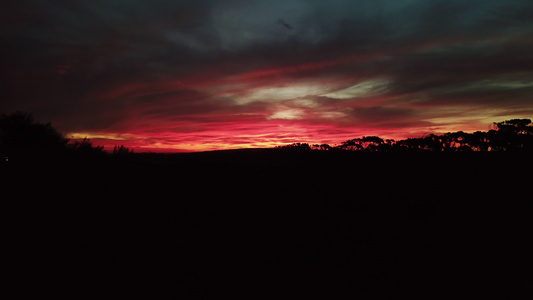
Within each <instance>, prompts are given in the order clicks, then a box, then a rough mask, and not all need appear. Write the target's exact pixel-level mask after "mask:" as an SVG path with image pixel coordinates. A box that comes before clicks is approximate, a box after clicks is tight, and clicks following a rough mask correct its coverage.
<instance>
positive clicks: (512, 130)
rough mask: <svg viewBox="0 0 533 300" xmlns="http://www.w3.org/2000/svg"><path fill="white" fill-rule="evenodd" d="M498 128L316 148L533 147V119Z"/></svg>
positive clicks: (447, 149) (295, 146)
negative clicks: (485, 130) (532, 120)
mask: <svg viewBox="0 0 533 300" xmlns="http://www.w3.org/2000/svg"><path fill="white" fill-rule="evenodd" d="M494 124H495V125H496V128H497V129H496V130H494V129H492V130H489V131H488V132H482V131H476V132H474V133H467V132H464V131H457V132H447V133H444V134H441V135H437V134H429V135H426V136H424V137H421V138H407V139H405V140H399V141H395V140H392V139H387V140H383V139H382V138H380V137H378V136H363V137H361V138H354V139H350V140H346V141H343V142H342V143H341V144H340V145H338V146H336V147H331V146H329V145H327V144H323V145H318V144H315V145H313V148H312V149H314V150H333V149H335V150H345V151H366V152H405V151H431V152H486V151H493V152H502V151H533V126H531V124H532V122H531V120H530V119H511V120H506V121H503V122H498V123H494ZM281 148H287V149H299V150H309V149H311V148H310V147H309V145H308V144H305V143H294V144H291V145H288V146H283V147H281Z"/></svg>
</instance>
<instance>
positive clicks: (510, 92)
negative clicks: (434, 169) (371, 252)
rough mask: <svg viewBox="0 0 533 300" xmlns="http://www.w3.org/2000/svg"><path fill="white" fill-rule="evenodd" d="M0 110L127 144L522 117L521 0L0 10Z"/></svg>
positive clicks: (532, 97)
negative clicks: (30, 115)
mask: <svg viewBox="0 0 533 300" xmlns="http://www.w3.org/2000/svg"><path fill="white" fill-rule="evenodd" d="M0 44H1V45H2V46H1V47H0V65H1V68H2V71H1V72H0V80H1V81H0V88H1V96H0V113H13V112H15V111H24V112H30V113H32V114H33V115H34V118H35V119H36V120H38V121H41V122H49V121H50V122H52V125H53V126H54V127H56V128H57V129H58V130H59V131H60V132H62V133H64V134H65V135H66V137H68V138H84V137H87V138H90V139H91V140H92V141H93V142H94V143H96V144H99V145H105V146H107V147H113V145H126V146H128V147H130V148H132V149H134V150H135V151H137V152H143V151H203V150H215V149H230V148H243V147H271V146H276V145H280V144H287V143H292V142H308V143H329V144H331V145H335V144H338V143H340V142H341V141H344V140H347V139H351V138H356V137H361V136H363V135H379V136H381V137H382V138H394V139H402V138H407V137H420V136H422V135H424V134H428V133H442V132H448V131H457V130H463V131H476V130H483V131H484V130H488V129H489V128H490V126H491V123H492V122H499V121H503V120H506V119H510V118H533V1H531V0H521V1H519V0H505V1H494V0H468V1H464V0H446V1H444V0H442V1H440V0H426V1H422V0H373V1H361V0H268V1H267V0H262V1H260V0H245V1H244V0H241V1H238V0H195V1H184V0H174V1H170V0H150V1H149V0H91V1H81V0H69V1H59V0H46V1H42V0H19V1H9V2H6V1H4V2H3V3H2V4H0Z"/></svg>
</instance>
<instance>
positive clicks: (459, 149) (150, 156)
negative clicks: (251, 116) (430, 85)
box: [0, 114, 533, 299]
mask: <svg viewBox="0 0 533 300" xmlns="http://www.w3.org/2000/svg"><path fill="white" fill-rule="evenodd" d="M0 119H1V123H0V124H2V126H1V127H0V130H1V132H2V140H1V143H2V144H1V145H2V147H3V148H2V150H1V152H2V153H4V151H7V150H10V151H13V152H10V153H13V156H16V158H19V156H17V155H16V151H19V150H21V149H23V150H24V149H33V150H32V151H36V152H39V151H41V150H39V149H49V151H51V152H54V153H62V154H61V155H65V156H66V157H72V158H74V159H65V160H57V161H53V163H52V164H45V165H43V164H38V163H35V164H26V165H23V166H21V167H19V166H20V165H17V164H15V163H13V164H8V165H9V166H7V167H6V166H5V165H1V166H0V175H1V176H0V178H2V182H1V187H2V190H1V192H2V198H1V199H2V201H1V203H2V211H3V212H4V213H5V215H6V217H5V218H4V223H5V224H6V226H5V233H4V235H3V243H4V245H5V247H3V250H4V251H3V255H4V257H5V258H6V261H7V264H5V266H3V271H4V272H5V273H6V274H8V275H9V276H6V278H7V280H8V281H7V283H8V284H6V286H7V287H6V288H5V289H4V290H3V291H2V292H1V293H3V294H2V298H5V299H16V298H30V299H31V298H33V297H24V294H23V293H24V291H26V290H28V289H27V287H28V286H31V287H32V290H37V291H38V292H39V293H40V294H43V295H44V294H50V295H54V296H56V298H65V299H68V298H72V296H73V295H74V298H76V299H84V298H86V299H96V298H99V297H100V298H101V296H102V295H106V297H109V298H116V299H123V298H126V299H130V298H131V299H133V298H146V299H212V298H215V299H216V298H219V297H220V295H231V296H230V297H233V298H239V299H240V298H242V299H265V298H266V299H275V298H279V295H283V296H285V295H287V297H291V298H311V299H314V298H323V299H345V298H349V299H353V298H356V299H454V298H457V295H461V296H463V295H464V297H467V298H471V299H492V298H499V299H529V298H530V295H531V294H532V292H533V286H532V285H531V282H532V279H533V273H531V270H533V259H532V258H531V253H533V247H532V246H531V243H530V242H529V239H528V237H529V236H530V231H531V230H530V229H531V228H533V219H532V218H531V215H533V205H532V204H531V200H530V199H529V197H528V195H529V194H530V189H531V188H530V186H531V183H530V178H529V176H527V175H525V176H524V175H523V174H524V171H528V170H531V169H533V160H531V159H530V153H529V152H527V151H529V149H531V148H530V147H531V143H530V141H531V125H530V122H529V121H528V120H518V121H517V120H509V121H505V122H501V123H496V124H495V129H494V130H491V131H488V132H476V133H464V132H456V133H447V134H442V135H428V136H426V137H423V138H419V139H406V140H404V141H392V140H384V139H381V138H379V137H373V136H367V137H362V138H356V139H351V140H348V141H346V142H344V143H342V144H341V145H339V146H336V147H331V146H329V145H326V144H322V145H321V144H314V145H309V144H305V143H297V144H294V145H292V146H291V147H284V148H281V149H239V150H228V151H213V152H199V153H177V154H157V153H131V151H129V150H128V149H127V148H126V147H122V146H117V147H115V148H114V149H113V151H112V152H110V153H108V152H105V151H103V149H102V148H101V147H98V146H94V145H92V143H91V142H90V141H89V140H87V139H85V140H80V141H73V142H72V141H71V142H67V141H66V139H64V138H63V137H62V136H61V135H60V134H58V133H57V132H56V131H55V130H53V128H52V127H51V126H50V125H46V124H45V125H43V124H38V123H35V122H34V121H33V120H32V119H31V117H29V116H28V115H24V114H17V115H16V116H15V117H13V116H2V117H1V118H0ZM6 120H8V121H6ZM14 120H15V121H14ZM7 124H18V125H16V126H14V125H7ZM20 128H26V129H25V130H22V129H20ZM34 131H36V132H37V133H32V132H34ZM23 132H24V135H23V136H26V137H27V138H28V139H29V141H26V140H25V139H22V138H20V137H16V136H17V135H18V134H19V133H20V134H22V133H23ZM39 135H42V136H41V137H38V136H39ZM8 137H9V138H8ZM30 137H31V138H30ZM44 140H47V142H43V141H44ZM36 141H39V142H36ZM43 145H55V146H43ZM54 149H55V150H54ZM352 150H353V151H352ZM26 151H29V150H24V151H23V152H24V153H26ZM6 153H7V152H6ZM366 153H371V154H369V155H367V154H366ZM373 153H385V154H383V155H382V154H377V155H375V154H373ZM94 158H96V159H94ZM101 158H102V159H101ZM120 158H127V159H120ZM79 162H84V163H79ZM86 162H88V163H86ZM9 280H12V281H13V280H14V281H20V282H22V284H21V287H20V288H19V287H17V286H16V285H12V284H10V282H9ZM4 293H5V294H6V295H4ZM21 294H22V295H21Z"/></svg>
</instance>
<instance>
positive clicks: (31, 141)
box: [0, 112, 132, 161]
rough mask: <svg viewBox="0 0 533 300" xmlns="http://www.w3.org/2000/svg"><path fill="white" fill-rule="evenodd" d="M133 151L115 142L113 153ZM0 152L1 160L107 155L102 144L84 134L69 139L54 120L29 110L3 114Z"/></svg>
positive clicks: (121, 155)
mask: <svg viewBox="0 0 533 300" xmlns="http://www.w3.org/2000/svg"><path fill="white" fill-rule="evenodd" d="M131 153H132V151H131V150H130V149H128V148H126V147H124V146H115V148H114V149H113V152H112V156H113V157H124V156H127V155H129V154H131ZM0 155H1V156H2V157H3V159H2V161H5V160H6V159H7V160H9V158H11V161H13V160H21V159H22V160H26V161H28V160H30V161H35V160H42V159H49V158H59V157H65V156H68V157H72V156H78V157H80V158H97V157H105V156H107V155H108V153H107V152H105V151H104V147H103V146H95V145H93V144H92V142H91V141H90V140H89V139H87V138H85V139H83V140H81V141H70V140H69V139H67V138H65V137H63V135H62V134H61V133H59V132H58V131H57V130H56V129H55V128H54V127H52V125H51V123H46V124H42V123H38V122H35V121H34V119H33V116H32V115H31V114H28V113H23V112H16V113H14V114H11V115H5V114H3V115H0Z"/></svg>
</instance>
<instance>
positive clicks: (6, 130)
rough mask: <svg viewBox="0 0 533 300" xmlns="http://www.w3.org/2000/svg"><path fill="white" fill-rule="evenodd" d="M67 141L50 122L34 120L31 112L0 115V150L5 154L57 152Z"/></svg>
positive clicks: (62, 149)
mask: <svg viewBox="0 0 533 300" xmlns="http://www.w3.org/2000/svg"><path fill="white" fill-rule="evenodd" d="M68 141H69V140H68V139H66V138H64V137H63V136H62V135H61V134H60V133H59V132H57V131H56V130H55V129H54V128H53V127H52V126H51V124H50V123H46V124H41V123H36V122H34V120H33V116H32V115H31V114H27V113H22V112H16V113H14V114H12V115H1V116H0V152H2V153H3V154H5V155H6V156H13V155H24V156H29V155H30V156H34V155H49V154H58V153H62V152H63V151H64V150H65V149H66V145H67V143H68Z"/></svg>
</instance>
